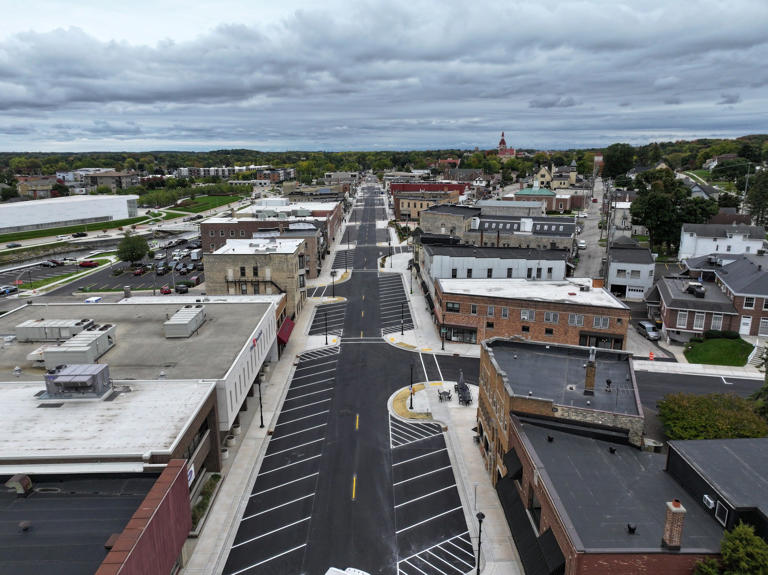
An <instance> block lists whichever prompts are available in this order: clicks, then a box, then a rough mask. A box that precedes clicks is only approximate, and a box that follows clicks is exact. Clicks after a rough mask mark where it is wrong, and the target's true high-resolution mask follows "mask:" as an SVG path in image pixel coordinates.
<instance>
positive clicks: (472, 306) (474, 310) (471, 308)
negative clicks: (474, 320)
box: [469, 303, 477, 315]
mask: <svg viewBox="0 0 768 575" xmlns="http://www.w3.org/2000/svg"><path fill="white" fill-rule="evenodd" d="M469 313H471V314H472V315H477V304H476V303H471V304H469Z"/></svg>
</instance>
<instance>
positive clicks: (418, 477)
mask: <svg viewBox="0 0 768 575" xmlns="http://www.w3.org/2000/svg"><path fill="white" fill-rule="evenodd" d="M450 468H451V466H450V465H445V466H443V467H438V468H437V469H432V470H431V471H427V472H426V473H422V474H421V475H414V476H413V477H409V478H408V479H403V480H401V481H398V482H397V483H393V484H392V485H394V486H397V485H402V484H403V483H408V482H409V481H413V480H414V479H421V478H422V477H426V476H427V475H432V474H433V473H437V472H438V471H445V470H446V469H450ZM458 509H461V507H459V508H458Z"/></svg>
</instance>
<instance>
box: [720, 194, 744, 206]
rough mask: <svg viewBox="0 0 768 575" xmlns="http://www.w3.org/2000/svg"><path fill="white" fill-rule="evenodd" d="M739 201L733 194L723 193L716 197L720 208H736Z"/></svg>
mask: <svg viewBox="0 0 768 575" xmlns="http://www.w3.org/2000/svg"><path fill="white" fill-rule="evenodd" d="M740 203H741V201H740V200H739V197H738V196H737V195H735V194H729V193H727V192H726V193H723V194H720V195H719V196H718V197H717V205H718V206H719V207H721V208H738V207H739V204H740Z"/></svg>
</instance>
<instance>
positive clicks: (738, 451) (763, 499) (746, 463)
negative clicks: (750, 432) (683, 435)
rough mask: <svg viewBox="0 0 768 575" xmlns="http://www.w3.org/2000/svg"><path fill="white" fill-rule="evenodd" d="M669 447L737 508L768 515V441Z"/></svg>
mask: <svg viewBox="0 0 768 575" xmlns="http://www.w3.org/2000/svg"><path fill="white" fill-rule="evenodd" d="M669 446H670V448H671V449H674V450H675V451H677V452H678V453H679V454H680V455H681V456H682V457H683V459H685V460H686V461H688V463H690V464H691V465H692V466H693V467H694V468H695V469H696V470H697V471H698V472H699V473H700V474H701V475H702V476H703V477H704V478H705V479H706V480H707V481H708V482H709V483H710V484H711V485H712V487H713V488H715V489H716V490H717V491H718V493H719V494H720V495H721V496H722V497H723V498H724V499H726V500H727V501H728V502H729V503H730V504H732V505H733V506H734V507H736V508H758V509H761V510H762V511H763V513H764V514H765V515H768V438H766V437H761V438H755V439H697V440H690V441H670V442H669Z"/></svg>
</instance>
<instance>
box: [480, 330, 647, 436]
mask: <svg viewBox="0 0 768 575" xmlns="http://www.w3.org/2000/svg"><path fill="white" fill-rule="evenodd" d="M483 346H484V347H485V348H486V350H487V351H488V353H489V354H490V355H491V357H492V359H493V360H494V361H495V363H496V365H498V367H499V369H500V370H501V371H502V372H504V375H505V377H506V384H507V391H508V392H509V393H510V395H521V396H528V392H531V396H532V397H538V398H542V399H550V400H552V401H554V403H555V404H558V405H568V406H574V407H580V408H584V409H595V410H600V411H605V412H610V413H614V412H615V413H626V414H630V415H639V414H640V413H641V410H640V402H639V398H638V395H637V390H636V389H635V378H634V372H633V370H632V368H631V366H630V363H629V358H630V357H631V354H630V353H626V352H621V351H613V350H607V349H598V350H597V355H596V361H595V363H596V366H597V367H596V373H595V394H594V395H592V396H589V395H584V382H585V375H586V370H585V369H584V364H585V363H586V362H587V360H588V359H589V348H587V347H580V346H572V345H554V344H550V345H547V344H543V343H541V344H540V343H533V342H527V341H522V340H513V339H502V338H492V339H489V340H486V341H484V342H483ZM607 379H610V380H611V391H606V384H605V382H606V380H607ZM588 401H589V405H588V404H587V402H588ZM596 423H599V422H596ZM603 423H605V424H607V425H609V424H610V423H611V416H610V414H608V413H606V419H605V421H604V422H603Z"/></svg>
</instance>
